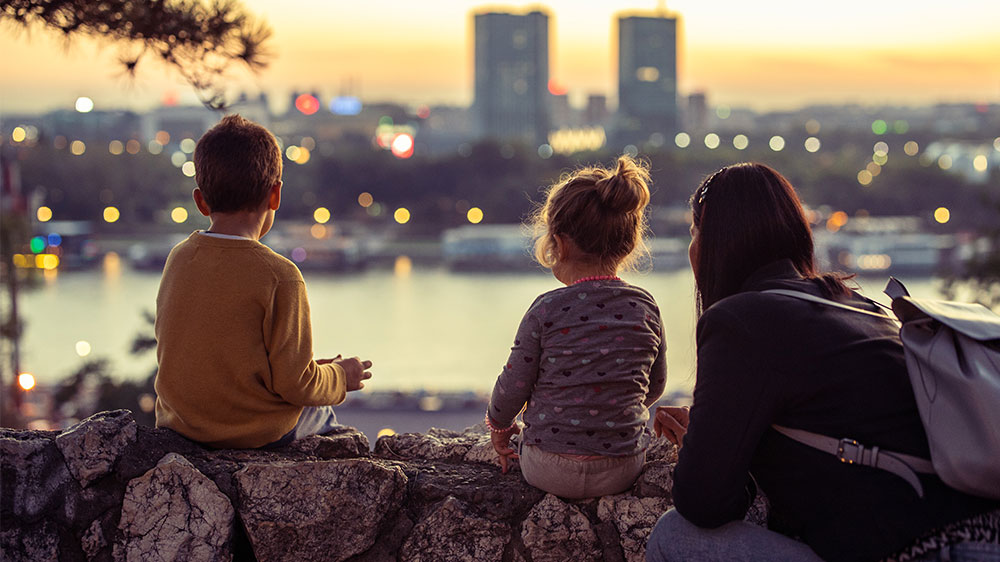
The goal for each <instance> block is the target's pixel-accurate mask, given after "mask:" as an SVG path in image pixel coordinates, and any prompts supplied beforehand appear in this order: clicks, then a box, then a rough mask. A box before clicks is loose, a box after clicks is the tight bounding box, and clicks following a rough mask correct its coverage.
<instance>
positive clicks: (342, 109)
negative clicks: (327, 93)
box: [330, 96, 361, 115]
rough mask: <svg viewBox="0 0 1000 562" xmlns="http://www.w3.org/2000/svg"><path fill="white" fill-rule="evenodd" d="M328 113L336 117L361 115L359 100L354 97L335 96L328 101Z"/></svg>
mask: <svg viewBox="0 0 1000 562" xmlns="http://www.w3.org/2000/svg"><path fill="white" fill-rule="evenodd" d="M330 112H331V113H334V114H336V115H357V114H359V113H361V100H360V99H358V98H356V97H354V96H337V97H335V98H333V99H332V100H330Z"/></svg>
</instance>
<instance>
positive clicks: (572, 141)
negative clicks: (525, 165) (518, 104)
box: [538, 127, 608, 158]
mask: <svg viewBox="0 0 1000 562" xmlns="http://www.w3.org/2000/svg"><path fill="white" fill-rule="evenodd" d="M548 140H549V142H548V143H547V144H543V145H541V146H539V147H538V155H539V156H540V157H542V158H551V157H552V154H553V153H557V154H573V153H574V152H581V151H587V150H599V149H600V148H601V147H603V146H604V145H605V144H607V142H608V137H607V135H606V134H605V132H604V127H581V128H563V129H557V130H555V131H552V132H551V133H549V139H548Z"/></svg>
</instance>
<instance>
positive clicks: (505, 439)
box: [490, 424, 521, 474]
mask: <svg viewBox="0 0 1000 562" xmlns="http://www.w3.org/2000/svg"><path fill="white" fill-rule="evenodd" d="M516 433H521V428H520V427H518V426H517V424H514V425H513V426H512V427H511V428H510V429H508V430H505V431H491V432H490V440H491V441H492V442H493V448H494V449H495V450H496V452H497V455H500V468H501V472H503V473H504V474H507V470H509V469H510V466H509V464H508V463H509V462H510V460H511V459H516V458H519V457H518V456H517V452H516V451H514V449H512V448H511V447H510V436H511V435H514V434H516Z"/></svg>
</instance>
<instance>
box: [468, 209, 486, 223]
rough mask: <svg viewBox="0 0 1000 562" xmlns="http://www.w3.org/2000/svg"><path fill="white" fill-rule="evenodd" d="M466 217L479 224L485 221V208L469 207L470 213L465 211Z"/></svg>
mask: <svg viewBox="0 0 1000 562" xmlns="http://www.w3.org/2000/svg"><path fill="white" fill-rule="evenodd" d="M465 218H467V219H469V222H471V223H472V224H479V223H481V222H482V221H483V210H482V209H480V208H479V207H473V208H471V209H469V212H468V213H465Z"/></svg>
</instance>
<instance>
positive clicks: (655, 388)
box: [643, 318, 667, 408]
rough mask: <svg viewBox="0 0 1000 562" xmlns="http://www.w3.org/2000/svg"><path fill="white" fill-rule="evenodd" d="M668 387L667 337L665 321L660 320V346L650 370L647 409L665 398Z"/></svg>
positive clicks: (646, 400)
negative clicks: (664, 391)
mask: <svg viewBox="0 0 1000 562" xmlns="http://www.w3.org/2000/svg"><path fill="white" fill-rule="evenodd" d="M666 386H667V337H666V334H665V333H664V330H663V319H662V318H661V319H660V345H659V347H657V349H656V359H654V360H653V366H652V367H650V369H649V390H648V391H646V399H645V400H643V404H645V406H646V407H647V408H649V407H651V406H652V405H653V404H656V401H657V400H659V399H660V396H663V389H664V388H666Z"/></svg>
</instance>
